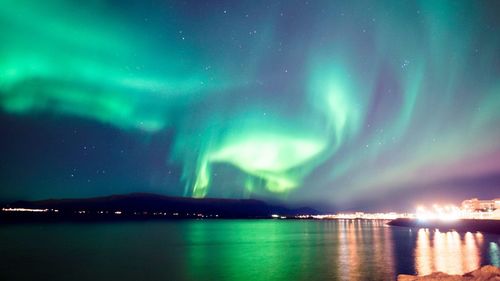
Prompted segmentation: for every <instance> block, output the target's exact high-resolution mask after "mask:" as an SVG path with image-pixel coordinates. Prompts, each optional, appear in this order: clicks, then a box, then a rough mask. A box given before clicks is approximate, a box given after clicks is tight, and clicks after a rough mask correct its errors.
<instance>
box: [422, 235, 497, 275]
mask: <svg viewBox="0 0 500 281" xmlns="http://www.w3.org/2000/svg"><path fill="white" fill-rule="evenodd" d="M482 243H483V236H482V234H480V233H476V234H472V233H470V232H467V233H465V234H459V233H457V232H456V231H449V232H440V231H439V230H435V231H434V230H432V231H429V230H428V229H420V230H419V231H418V237H417V245H416V248H415V268H416V271H417V273H418V274H419V275H427V274H430V273H432V272H435V271H441V272H446V273H449V274H463V273H466V272H470V271H472V270H475V269H477V268H478V267H479V266H480V265H481V254H480V250H479V249H480V247H482ZM490 249H491V247H490ZM493 252H495V253H496V254H497V255H498V249H497V251H493ZM490 255H492V253H491V250H490ZM491 261H492V262H493V258H491Z"/></svg>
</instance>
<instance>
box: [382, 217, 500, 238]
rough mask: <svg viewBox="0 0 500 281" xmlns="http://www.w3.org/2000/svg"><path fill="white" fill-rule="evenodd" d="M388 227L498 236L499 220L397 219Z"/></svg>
mask: <svg viewBox="0 0 500 281" xmlns="http://www.w3.org/2000/svg"><path fill="white" fill-rule="evenodd" d="M388 225H390V226H398V227H408V228H430V229H438V230H443V231H449V230H455V231H457V232H484V233H490V234H500V220H477V219H459V220H455V221H441V220H427V221H421V220H418V219H409V218H398V219H395V220H392V221H390V222H389V223H388Z"/></svg>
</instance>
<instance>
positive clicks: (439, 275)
mask: <svg viewBox="0 0 500 281" xmlns="http://www.w3.org/2000/svg"><path fill="white" fill-rule="evenodd" d="M398 281H500V268H498V267H496V266H493V265H486V266H483V267H481V268H479V269H476V270H474V271H471V272H469V273H466V274H464V275H449V274H446V273H443V272H434V273H432V274H429V275H425V276H414V275H406V274H400V275H398Z"/></svg>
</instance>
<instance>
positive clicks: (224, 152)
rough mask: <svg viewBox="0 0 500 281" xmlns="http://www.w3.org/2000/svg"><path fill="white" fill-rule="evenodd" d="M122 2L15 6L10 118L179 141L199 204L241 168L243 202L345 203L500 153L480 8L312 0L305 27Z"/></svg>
mask: <svg viewBox="0 0 500 281" xmlns="http://www.w3.org/2000/svg"><path fill="white" fill-rule="evenodd" d="M138 2H140V1H138ZM112 3H113V2H112V1H88V3H79V4H76V3H73V2H71V1H49V2H43V3H42V2H41V1H27V0H16V1H13V0H12V1H10V0H2V1H1V5H0V27H1V30H2V32H1V33H0V42H1V44H0V107H1V108H2V109H3V110H4V111H5V112H6V113H8V114H13V115H27V114H47V113H49V114H55V115H61V118H62V117H63V116H64V115H73V116H77V117H81V118H87V119H91V120H95V121H98V122H101V123H105V124H109V125H111V126H114V127H117V128H119V129H123V130H127V131H129V132H130V133H131V134H133V133H134V132H139V131H142V132H146V133H149V134H154V133H157V132H160V131H162V130H173V131H174V132H175V135H174V138H175V139H174V145H173V146H172V148H171V153H170V155H168V156H165V157H166V158H168V161H172V162H174V163H179V164H180V165H183V175H182V179H181V180H182V181H183V182H184V183H185V186H186V188H185V190H184V195H185V196H195V197H204V196H208V195H210V194H212V193H211V192H214V193H213V194H217V195H221V192H222V191H220V192H219V193H217V191H212V189H217V188H221V187H220V185H224V182H223V181H221V182H219V181H217V184H215V183H214V174H216V173H217V171H222V170H223V169H226V168H227V167H232V168H230V169H233V170H234V169H235V170H237V171H239V172H234V173H233V174H234V176H233V177H234V179H233V180H228V181H227V182H229V183H228V185H231V186H233V187H234V186H238V187H239V188H241V189H242V191H241V193H240V194H239V196H250V195H252V194H258V195H269V196H273V195H274V196H287V195H288V196H293V194H294V192H295V194H299V195H300V196H302V197H303V198H308V196H309V194H310V192H309V191H312V190H316V189H322V188H325V187H327V189H326V190H325V191H324V195H325V196H330V197H332V198H333V199H332V200H334V201H335V200H336V198H339V200H340V199H346V198H351V197H354V196H355V195H356V194H359V193H360V192H363V191H370V190H380V189H383V188H386V189H390V188H397V187H400V186H405V185H411V183H414V182H415V181H416V180H417V179H418V178H419V173H420V172H421V171H422V170H423V169H424V167H429V166H431V167H450V169H444V171H441V172H440V173H435V174H433V173H430V174H429V177H428V178H427V179H426V181H425V182H429V183H430V182H438V181H440V180H443V179H446V178H448V177H450V176H453V175H456V174H457V173H458V172H457V169H458V168H457V169H455V168H454V167H459V166H462V164H464V165H468V164H470V165H472V166H474V165H475V164H474V163H479V162H481V161H484V157H486V156H487V155H491V154H492V153H493V154H494V153H497V154H496V155H500V153H499V152H500V144H499V143H498V141H497V140H498V139H499V137H500V130H498V122H500V110H499V108H500V79H499V78H500V75H499V69H498V65H496V66H495V63H494V62H495V61H496V62H497V64H498V62H499V56H500V55H499V54H500V40H499V36H498V35H496V36H493V35H491V36H489V37H488V36H487V34H488V33H489V32H493V33H494V31H490V30H484V28H482V27H484V26H488V24H486V23H485V22H487V21H488V20H491V19H488V18H487V17H481V16H480V15H482V14H483V12H484V11H482V10H481V8H479V7H477V6H475V5H474V4H475V3H473V2H470V1H459V2H447V1H438V2H436V1H417V2H411V3H406V2H405V3H401V2H398V1H392V2H391V1H390V2H386V3H385V5H384V4H383V3H382V2H380V3H379V2H377V3H373V2H365V1H362V2H354V3H351V5H349V6H348V7H347V6H346V3H342V2H334V1H325V2H316V3H310V7H308V8H307V9H308V10H304V19H303V20H302V21H299V22H298V23H296V24H295V26H294V31H295V32H293V31H290V29H289V28H288V25H289V24H290V22H289V21H285V20H281V19H280V15H281V14H282V13H285V14H294V13H297V11H298V10H301V9H305V8H304V7H302V6H301V5H303V4H299V3H298V2H292V1H290V2H289V3H288V2H287V3H285V4H282V5H278V4H276V5H271V7H267V6H266V7H267V10H266V12H258V11H259V10H260V8H262V7H261V6H265V4H264V3H260V4H256V6H257V7H255V8H254V9H251V10H250V11H249V12H248V14H250V16H245V12H243V11H242V10H243V6H245V5H243V4H242V3H240V4H241V6H240V5H239V4H238V3H233V4H232V6H231V7H229V8H228V11H229V12H228V13H226V12H222V11H221V10H219V9H214V10H213V11H203V12H200V11H198V12H196V13H195V12H192V11H189V10H187V9H186V8H183V6H182V5H180V4H179V5H174V4H172V5H170V6H169V8H168V9H167V8H164V9H160V8H158V7H157V8H155V9H152V8H148V9H146V8H144V7H142V6H141V5H140V4H139V3H135V4H134V3H127V4H121V5H112ZM115 4H116V3H115ZM158 5H159V4H158ZM115 6H119V8H116V7H115ZM367 7H368V8H367ZM484 9H486V8H484ZM355 11H356V12H355ZM248 18H250V19H248ZM194 19H196V20H194ZM194 22H196V23H194ZM489 25H490V26H491V25H492V24H491V23H490V24H489ZM226 34H229V36H226ZM485 38H488V41H487V42H488V43H487V44H486V43H484V41H485ZM458 124H459V125H458ZM495 129H496V130H495ZM484 135H486V136H488V137H478V136H484ZM436 136H438V137H436ZM470 146H474V147H476V148H477V149H476V150H474V151H468V150H467V148H468V147H470ZM470 159H477V160H476V162H474V163H470V161H471V160H470ZM380 163H383V165H381V164H380ZM221 167H222V168H221ZM224 167H226V168H224ZM478 169H479V168H478ZM488 169H489V170H496V171H500V165H499V164H498V163H497V164H495V163H493V164H491V165H487V167H486V168H484V169H483V170H481V171H480V172H485V171H487V170H488ZM235 188H236V187H235ZM221 189H223V188H221ZM308 189H309V191H307V190H308ZM224 190H227V189H224ZM224 192H226V191H224ZM222 193H223V192H222ZM226 193H227V194H222V195H228V196H230V195H234V194H235V193H234V191H232V192H231V191H227V192H226ZM311 194H312V193H311ZM297 196H298V195H297ZM311 196H312V195H311ZM311 198H312V197H311Z"/></svg>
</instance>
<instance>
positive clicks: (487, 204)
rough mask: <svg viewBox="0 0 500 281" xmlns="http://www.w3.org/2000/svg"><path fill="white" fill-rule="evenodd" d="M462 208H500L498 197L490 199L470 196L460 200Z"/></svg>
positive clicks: (472, 209)
mask: <svg viewBox="0 0 500 281" xmlns="http://www.w3.org/2000/svg"><path fill="white" fill-rule="evenodd" d="M462 209H464V210H467V211H473V212H475V211H495V210H500V198H496V199H492V200H479V199H478V198H472V199H468V200H464V201H462Z"/></svg>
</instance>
